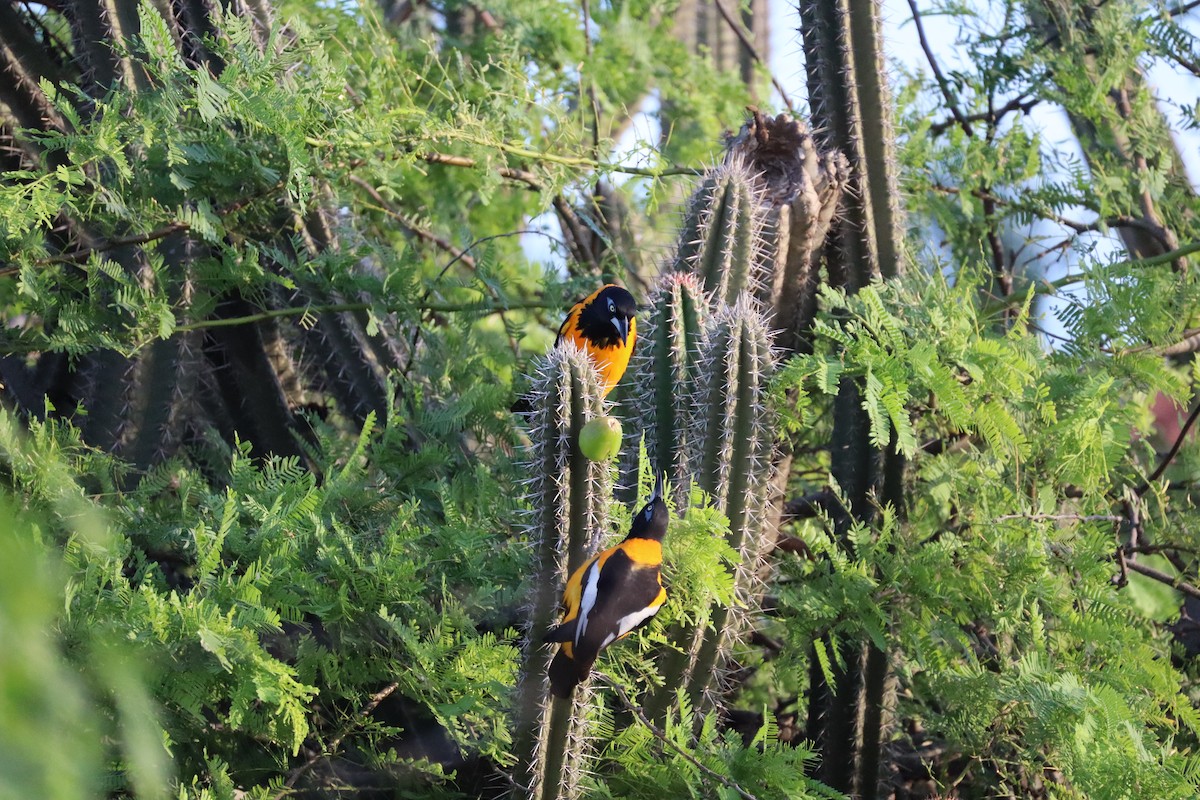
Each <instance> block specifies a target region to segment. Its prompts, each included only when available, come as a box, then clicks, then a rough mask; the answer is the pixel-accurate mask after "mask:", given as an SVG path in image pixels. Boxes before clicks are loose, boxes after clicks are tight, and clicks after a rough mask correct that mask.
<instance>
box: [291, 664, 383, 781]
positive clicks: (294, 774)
mask: <svg viewBox="0 0 1200 800" xmlns="http://www.w3.org/2000/svg"><path fill="white" fill-rule="evenodd" d="M399 685H400V684H399V683H396V682H392V683H389V684H388V685H387V686H385V687H383V688H382V689H380V690H379V691H378V692H376V693H375V694H373V695H371V697H370V698H369V699H368V700H367V702H366V703H365V704H364V705H363V707H362V708H361V709H359V711H358V714H356V715H355V716H354V717H353V718H352V719H351V720H350V721H349V722H348V723H347V724H346V726H345V727H343V728H342V730H341V732H340V733H339V734H338V735H337V736H335V737H334V738H333V740H332V741H331V742H330V743H329V746H328V747H326V748H323V749H322V750H317V751H314V752H313V754H312V755H310V756H309V757H308V760H307V761H305V762H304V763H303V764H301V765H300V766H298V767H296V768H295V769H294V770H292V771H291V772H290V773H288V776H287V780H285V781H284V782H283V789H281V790H280V791H279V793H278V794H276V795H275V798H274V800H283V798H284V797H287V796H288V795H289V794H291V789H292V787H293V786H295V785H296V781H298V780H300V779H301V778H302V777H304V775H305V773H307V772H308V771H309V770H311V769H312V768H313V767H314V766H316V763H317V762H318V761H320V760H321V758H322V757H323V756H325V755H331V754H333V753H335V752H337V749H338V747H339V746H340V745H341V744H342V740H344V739H345V738H346V737H347V736H349V735H350V732H351V731H352V730H354V728H355V727H357V726H358V724H359V720H360V719H365V718H366V717H367V716H368V715H370V713H371V712H372V711H374V710H375V709H376V708H377V707H378V706H379V704H380V703H382V702H383V701H384V700H385V699H387V697H388V696H389V695H390V694H391V693H392V692H394V691H396V688H397V687H398V686H399Z"/></svg>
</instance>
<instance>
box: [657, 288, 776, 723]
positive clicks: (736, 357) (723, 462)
mask: <svg viewBox="0 0 1200 800" xmlns="http://www.w3.org/2000/svg"><path fill="white" fill-rule="evenodd" d="M697 361H698V369H697V371H696V375H697V379H696V383H695V387H694V391H693V394H692V397H691V401H690V402H691V406H692V414H693V415H694V420H695V430H694V434H695V437H694V439H693V440H692V441H691V443H690V446H689V450H690V454H689V458H688V464H689V468H690V469H691V470H692V472H693V475H694V477H695V480H696V482H697V484H698V485H699V487H700V488H701V489H703V490H704V492H705V493H706V494H707V495H708V496H709V497H710V498H711V500H712V502H713V503H714V504H716V506H717V507H718V508H720V509H721V511H723V512H724V513H725V515H726V516H727V517H728V518H729V533H728V538H729V544H730V546H731V547H732V548H733V549H734V550H735V551H737V553H738V556H739V559H738V564H737V566H736V568H735V574H734V587H735V592H734V598H735V602H734V605H733V606H732V607H726V606H721V605H715V606H714V607H713V608H712V609H709V612H708V613H707V614H701V615H698V616H697V623H696V624H695V625H693V626H690V627H685V628H682V629H680V630H677V631H676V632H675V634H674V638H675V644H676V646H677V647H678V648H679V651H680V652H678V653H675V654H673V655H672V656H670V657H667V658H666V659H665V663H664V669H663V673H664V674H665V675H669V676H670V677H671V679H672V681H673V682H674V684H675V685H679V683H680V681H681V680H682V683H683V685H684V686H685V687H686V689H687V691H688V694H689V697H690V699H691V701H692V703H693V704H699V703H704V702H705V701H707V700H711V693H712V692H713V691H714V690H715V689H717V688H719V686H718V685H717V683H716V681H715V678H716V677H717V676H719V675H720V674H721V671H722V668H723V667H724V665H725V663H726V662H727V660H728V655H729V650H730V647H731V646H732V645H733V644H734V642H736V640H737V637H738V635H739V634H741V633H743V632H745V629H746V626H745V612H746V611H747V610H749V609H752V608H754V607H755V606H756V598H757V596H758V592H757V584H758V581H759V580H760V574H759V571H758V562H759V557H760V555H761V553H762V548H763V544H764V538H765V536H766V534H767V533H768V532H769V526H767V525H766V524H765V521H766V514H767V506H768V501H769V499H770V494H771V477H772V461H771V457H772V454H773V452H774V445H775V428H774V424H773V420H772V415H771V413H770V410H769V409H768V407H767V383H768V381H769V380H770V377H771V374H772V373H773V372H774V369H775V356H774V353H773V351H772V348H771V338H770V331H769V330H768V327H767V324H766V320H765V318H764V317H763V314H762V313H761V312H760V311H759V310H758V309H757V307H756V304H755V303H754V301H753V299H752V298H751V297H750V296H749V295H748V294H744V295H742V297H741V298H739V299H738V301H737V302H736V303H735V304H733V305H732V306H725V307H723V308H721V309H720V310H719V311H718V312H716V314H715V315H714V316H713V318H712V319H711V320H710V321H709V323H708V324H707V325H706V326H705V330H704V339H703V343H702V345H701V348H700V351H699V353H698V358H697ZM706 620H707V624H705V621H706ZM671 691H673V687H671V688H668V689H667V690H665V692H661V693H660V694H659V696H657V697H655V698H653V699H652V702H651V703H650V706H651V710H652V711H654V712H656V713H661V712H662V711H663V710H665V708H666V704H667V703H668V702H669V697H667V696H666V694H667V693H669V692H671Z"/></svg>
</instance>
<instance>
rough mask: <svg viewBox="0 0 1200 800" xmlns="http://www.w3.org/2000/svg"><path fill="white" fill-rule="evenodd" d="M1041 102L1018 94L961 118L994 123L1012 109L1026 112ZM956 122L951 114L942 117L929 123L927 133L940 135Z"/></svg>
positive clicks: (1012, 110)
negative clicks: (947, 117)
mask: <svg viewBox="0 0 1200 800" xmlns="http://www.w3.org/2000/svg"><path fill="white" fill-rule="evenodd" d="M1041 102H1042V100H1041V98H1039V97H1028V96H1026V95H1018V96H1017V97H1014V98H1013V99H1012V100H1009V101H1008V102H1007V103H1005V104H1004V105H1002V106H1000V107H999V108H996V109H989V110H987V111H979V112H976V113H974V114H964V115H963V117H962V118H963V119H964V120H965V121H967V122H988V123H991V124H993V125H994V124H996V123H998V122H999V121H1000V120H1002V119H1004V118H1005V117H1007V116H1008V115H1009V114H1011V113H1012V112H1014V111H1020V112H1021V113H1022V114H1028V113H1029V112H1030V110H1031V109H1032V108H1033V107H1034V106H1036V105H1038V104H1039V103H1041ZM958 124H960V123H959V121H958V120H957V119H956V118H955V117H954V116H953V114H952V115H951V117H950V118H949V119H944V120H942V121H941V122H935V123H933V124H932V125H930V126H929V133H930V134H932V135H933V136H941V135H942V134H943V133H945V132H946V131H947V130H948V129H949V128H950V127H951V126H952V125H958Z"/></svg>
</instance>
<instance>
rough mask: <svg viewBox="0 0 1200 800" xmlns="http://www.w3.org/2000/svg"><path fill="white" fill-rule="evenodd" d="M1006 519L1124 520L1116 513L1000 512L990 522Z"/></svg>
mask: <svg viewBox="0 0 1200 800" xmlns="http://www.w3.org/2000/svg"><path fill="white" fill-rule="evenodd" d="M1007 519H1027V520H1032V521H1035V522H1036V521H1042V520H1062V521H1069V522H1124V521H1125V518H1124V517H1122V516H1120V515H1118V514H1002V515H1001V516H999V517H993V518H992V522H1000V521H1001V520H1007Z"/></svg>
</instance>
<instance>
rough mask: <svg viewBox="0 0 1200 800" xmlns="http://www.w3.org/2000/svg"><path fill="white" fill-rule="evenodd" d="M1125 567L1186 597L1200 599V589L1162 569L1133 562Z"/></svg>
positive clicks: (1126, 563)
mask: <svg viewBox="0 0 1200 800" xmlns="http://www.w3.org/2000/svg"><path fill="white" fill-rule="evenodd" d="M1125 566H1126V567H1128V568H1129V569H1131V570H1133V571H1134V572H1136V573H1138V574H1140V575H1145V576H1146V577H1147V578H1151V579H1153V580H1156V581H1158V582H1159V583H1165V584H1166V585H1167V586H1170V587H1171V588H1172V589H1177V590H1179V591H1181V592H1183V593H1184V594H1186V595H1190V596H1192V597H1195V598H1200V589H1197V588H1196V587H1195V586H1192V585H1191V584H1190V583H1188V582H1187V581H1184V580H1180V579H1179V578H1176V577H1175V576H1174V575H1168V574H1167V573H1165V572H1163V571H1162V570H1160V569H1155V568H1154V567H1148V566H1146V565H1145V564H1143V563H1142V562H1140V561H1133V560H1128V561H1126V562H1125Z"/></svg>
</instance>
